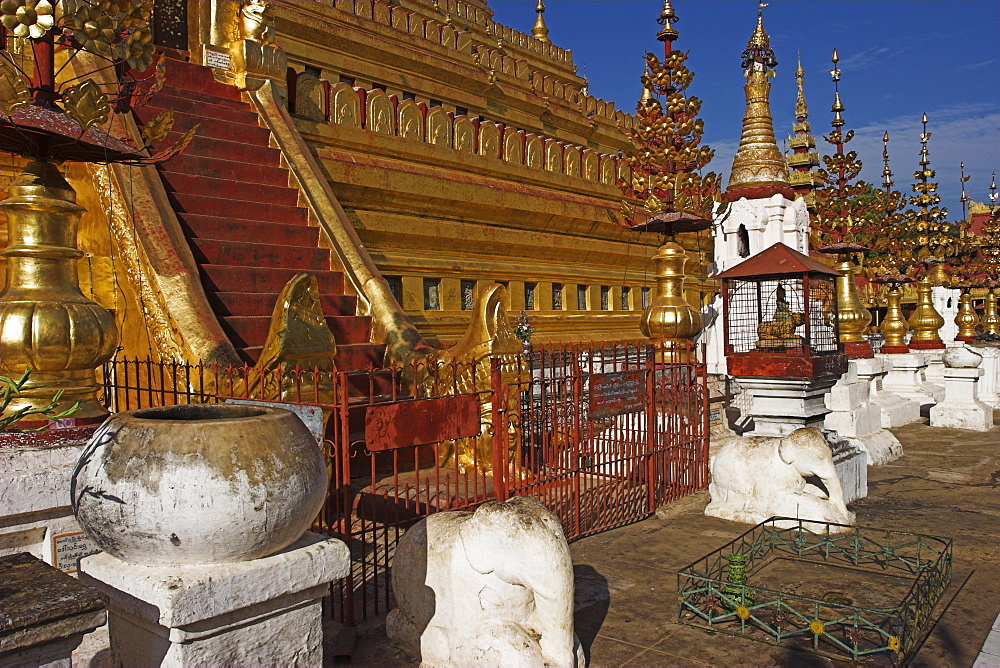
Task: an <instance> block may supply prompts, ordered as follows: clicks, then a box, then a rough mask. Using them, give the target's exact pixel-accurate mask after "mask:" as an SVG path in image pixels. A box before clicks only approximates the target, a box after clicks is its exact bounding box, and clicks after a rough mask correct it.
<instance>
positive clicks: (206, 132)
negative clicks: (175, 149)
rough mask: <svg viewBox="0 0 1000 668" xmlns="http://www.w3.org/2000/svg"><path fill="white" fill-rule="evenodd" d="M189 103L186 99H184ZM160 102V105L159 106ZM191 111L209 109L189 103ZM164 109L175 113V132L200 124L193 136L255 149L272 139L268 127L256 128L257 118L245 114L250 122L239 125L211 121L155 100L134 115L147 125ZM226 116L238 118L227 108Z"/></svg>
mask: <svg viewBox="0 0 1000 668" xmlns="http://www.w3.org/2000/svg"><path fill="white" fill-rule="evenodd" d="M184 101H185V102H189V101H188V100H184ZM161 102H163V104H162V106H161V105H160V103H161ZM189 103H190V104H191V106H192V108H194V109H198V110H201V109H204V108H205V107H208V106H211V105H207V104H202V105H201V106H198V105H196V104H195V103H193V102H189ZM164 109H173V110H174V127H173V129H174V130H178V131H180V132H187V131H188V130H189V129H190V128H192V127H194V126H195V125H200V127H199V128H198V131H197V132H196V133H195V134H196V135H198V136H199V137H213V138H215V139H225V140H227V141H242V142H244V143H247V144H253V145H254V146H261V147H266V146H269V142H270V139H271V131H270V130H268V129H267V128H262V127H260V126H258V125H257V115H256V114H251V113H249V112H248V113H247V114H246V116H247V117H248V118H249V119H251V120H252V121H253V122H252V123H241V122H239V121H238V120H232V119H230V118H226V117H223V118H211V117H206V116H202V115H201V114H199V113H198V112H197V111H195V112H194V113H183V112H181V111H179V110H178V105H177V104H175V103H174V102H173V101H167V100H157V104H156V105H149V104H147V105H145V106H143V107H140V108H138V109H136V110H135V111H136V116H137V117H138V118H139V120H140V121H142V124H143V125H146V124H147V123H149V122H150V121H152V120H153V119H154V118H156V115H157V114H159V113H160V112H161V111H163V110H164ZM226 111H227V112H228V114H229V115H238V114H239V113H240V112H238V111H235V110H232V109H227V110H226Z"/></svg>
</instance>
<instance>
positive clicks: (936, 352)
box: [920, 341, 963, 388]
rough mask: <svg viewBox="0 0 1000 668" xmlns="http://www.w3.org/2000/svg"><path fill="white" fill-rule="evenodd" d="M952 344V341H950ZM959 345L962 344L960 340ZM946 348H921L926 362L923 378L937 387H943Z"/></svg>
mask: <svg viewBox="0 0 1000 668" xmlns="http://www.w3.org/2000/svg"><path fill="white" fill-rule="evenodd" d="M952 345H954V341H953V342H952ZM958 345H959V346H961V345H963V344H962V343H961V342H959V344H958ZM946 350H947V348H936V349H932V350H921V351H920V354H921V355H923V358H924V362H926V363H927V370H926V371H925V372H924V379H925V380H926V381H927V382H928V383H931V384H933V385H937V386H938V387H941V388H943V387H944V359H943V358H944V353H945V351H946Z"/></svg>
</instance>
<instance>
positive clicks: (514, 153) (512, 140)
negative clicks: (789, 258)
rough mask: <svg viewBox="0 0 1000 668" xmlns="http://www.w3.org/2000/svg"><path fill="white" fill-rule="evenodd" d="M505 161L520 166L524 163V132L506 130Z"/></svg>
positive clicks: (504, 133) (504, 143)
mask: <svg viewBox="0 0 1000 668" xmlns="http://www.w3.org/2000/svg"><path fill="white" fill-rule="evenodd" d="M503 159H504V160H506V161H507V162H512V163H514V164H515V165H520V164H522V163H523V162H524V132H523V131H522V130H515V129H513V128H506V129H505V130H504V132H503Z"/></svg>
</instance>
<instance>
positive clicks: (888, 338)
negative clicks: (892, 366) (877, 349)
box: [880, 285, 910, 353]
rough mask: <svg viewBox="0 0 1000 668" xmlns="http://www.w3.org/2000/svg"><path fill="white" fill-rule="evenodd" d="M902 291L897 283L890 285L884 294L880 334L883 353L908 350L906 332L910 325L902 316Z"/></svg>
mask: <svg viewBox="0 0 1000 668" xmlns="http://www.w3.org/2000/svg"><path fill="white" fill-rule="evenodd" d="M902 300H903V291H902V290H901V289H900V287H899V286H898V285H890V287H889V292H888V293H887V294H886V296H885V305H886V310H885V318H883V319H882V326H881V328H880V329H881V331H882V336H884V337H885V342H884V343H883V344H882V349H881V350H882V352H885V353H905V352H907V351H909V348H907V346H906V333H907V332H908V331H910V326H909V325H908V324H907V322H906V318H904V317H903V307H902V305H901V302H902Z"/></svg>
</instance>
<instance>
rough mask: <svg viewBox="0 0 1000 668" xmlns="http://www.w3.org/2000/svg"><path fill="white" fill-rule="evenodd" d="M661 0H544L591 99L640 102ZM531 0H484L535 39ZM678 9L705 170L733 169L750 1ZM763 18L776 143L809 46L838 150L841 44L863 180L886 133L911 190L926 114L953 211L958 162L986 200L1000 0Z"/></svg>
mask: <svg viewBox="0 0 1000 668" xmlns="http://www.w3.org/2000/svg"><path fill="white" fill-rule="evenodd" d="M662 4H663V3H662V0H546V1H545V5H546V12H545V20H546V23H547V24H548V26H549V29H550V34H549V37H550V38H551V39H552V41H553V42H554V43H555V44H557V45H558V46H561V47H564V48H568V49H572V51H573V60H574V62H575V63H576V65H577V67H578V69H579V72H580V73H581V74H583V73H584V72H585V73H586V76H587V78H588V79H589V81H590V92H591V94H592V95H595V96H597V97H601V98H604V99H605V100H612V101H614V102H615V105H616V106H618V107H619V108H622V109H625V110H627V111H634V108H635V101H636V100H637V99H638V96H639V93H640V92H641V89H640V83H639V75H640V74H641V72H642V65H643V61H642V56H643V54H644V53H645V52H646V51H653V52H655V53H657V54H658V55H659V54H660V53H661V52H662V50H661V47H660V44H659V42H657V41H656V31H657V29H658V28H659V26H657V24H656V17H657V16H658V15H659V11H660V8H661V7H662ZM534 5H535V0H489V6H490V7H491V8H492V9H493V11H494V12H495V15H494V19H495V20H497V21H499V22H500V23H504V24H507V25H510V26H511V27H514V28H517V29H519V30H522V31H524V32H527V33H529V34H530V32H531V27H532V25H533V24H534V20H535V13H534ZM673 5H674V9H675V11H676V12H677V15H678V16H679V17H680V18H681V20H680V22H679V23H677V24H675V27H676V28H677V30H679V32H680V39H679V40H678V41H677V42H675V48H678V49H683V50H688V51H690V56H689V59H688V65H689V66H690V67H691V69H692V70H693V71H694V72H695V74H696V77H695V80H694V82H693V83H692V85H691V87H690V88H689V92H690V93H691V94H693V95H696V96H698V97H700V98H701V99H702V100H703V101H704V106H703V108H702V113H701V115H702V117H703V118H704V119H705V138H706V141H707V143H708V144H709V145H710V146H712V147H713V148H715V149H716V157H715V160H713V161H712V164H711V165H709V169H711V170H714V171H723V172H724V173H726V174H727V175H728V172H729V166H730V164H731V162H732V155H733V153H734V152H735V150H736V147H737V145H738V143H739V135H740V122H741V119H742V115H743V106H744V98H743V88H742V86H743V81H744V79H743V76H742V71H741V70H740V53H741V52H742V51H743V49H744V48H745V46H746V42H747V39H749V37H750V34H751V33H752V32H753V28H754V23H755V21H756V13H757V2H756V1H755V0H674V1H673ZM764 27H765V28H766V29H767V31H768V33H769V34H770V36H771V46H772V47H773V48H774V50H775V53H776V55H777V59H778V67H777V77H776V78H775V79H774V80H773V85H772V88H771V111H772V114H773V115H774V120H775V133H776V135H777V137H778V143H779V146H782V148H783V145H782V142H783V140H784V139H785V137H786V136H787V135H788V134H790V133H791V125H792V122H793V120H794V119H793V113H794V106H795V92H796V89H795V76H794V74H795V57H796V51H800V52H801V56H802V65H803V68H804V69H805V72H806V79H805V87H806V99H807V101H808V103H809V112H810V118H809V120H810V122H811V123H812V126H813V134H815V135H816V138H817V143H818V147H817V148H818V150H819V151H820V153H821V154H822V153H824V152H827V147H828V146H829V145H828V144H826V143H825V142H823V140H822V138H821V135H822V134H824V133H825V132H826V131H827V130H829V127H830V126H829V122H830V118H831V114H830V111H829V110H830V105H831V104H832V102H833V84H832V83H831V81H830V76H829V74H828V70H829V69H830V67H831V65H830V54H831V52H832V50H833V48H834V47H836V48H837V50H838V51H839V53H840V58H841V61H840V69H841V71H842V79H841V83H840V91H841V98H842V100H843V103H844V106H845V107H846V108H847V111H846V112H845V113H844V117H845V119H846V120H847V128H853V129H854V130H855V131H856V138H855V140H854V141H853V142H851V144H850V148H853V149H854V150H856V151H858V153H859V154H860V157H861V160H862V161H863V162H864V171H863V172H862V178H864V179H866V180H869V181H874V182H876V183H878V182H879V180H880V174H881V170H882V163H881V160H882V155H881V150H882V149H881V139H882V133H883V131H885V130H888V131H889V134H890V138H891V141H890V145H889V150H890V154H891V159H892V169H893V172H894V173H895V181H896V186H897V187H898V188H899V189H901V190H903V191H905V192H907V193H909V191H910V190H909V186H910V184H911V183H912V181H913V171H914V170H915V169H916V168H917V159H918V154H919V147H920V145H919V139H918V138H917V135H918V134H919V132H920V115H921V113H922V112H924V111H926V112H927V115H928V118H929V121H930V122H929V124H928V129H929V131H930V132H931V134H932V137H931V140H930V144H929V146H930V154H931V166H932V167H933V168H934V169H936V170H937V173H938V182H939V191H940V193H941V195H942V198H943V200H944V201H943V204H944V205H945V206H947V207H948V209H949V213H950V218H951V219H952V220H957V219H958V218H959V217H960V215H961V207H960V204H959V192H960V188H959V184H958V166H959V162H961V161H964V162H965V166H966V174H967V175H968V174H971V176H972V177H971V179H970V180H969V182H968V183H967V184H966V189H967V190H968V191H969V194H970V196H971V197H973V199H976V200H978V201H986V195H987V192H988V186H989V183H990V181H989V179H990V172H991V171H993V170H996V171H1000V2H998V1H997V0H938V1H937V2H925V1H923V0H865V1H861V0H852V1H846V0H774V1H772V2H771V3H770V4H769V6H768V7H767V8H765V9H764Z"/></svg>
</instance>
